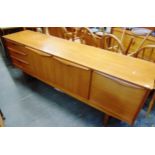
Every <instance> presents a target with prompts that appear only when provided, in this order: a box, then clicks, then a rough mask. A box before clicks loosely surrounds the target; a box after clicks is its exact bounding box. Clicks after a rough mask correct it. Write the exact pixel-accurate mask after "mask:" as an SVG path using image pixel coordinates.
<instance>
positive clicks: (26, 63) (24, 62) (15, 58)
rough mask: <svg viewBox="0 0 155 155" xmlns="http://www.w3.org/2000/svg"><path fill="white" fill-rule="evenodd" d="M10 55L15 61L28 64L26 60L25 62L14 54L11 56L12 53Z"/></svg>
mask: <svg viewBox="0 0 155 155" xmlns="http://www.w3.org/2000/svg"><path fill="white" fill-rule="evenodd" d="M10 57H11V58H12V59H15V60H17V61H19V62H21V63H23V64H26V65H29V63H28V62H26V61H24V60H21V59H19V58H16V57H15V56H12V55H11V56H10Z"/></svg>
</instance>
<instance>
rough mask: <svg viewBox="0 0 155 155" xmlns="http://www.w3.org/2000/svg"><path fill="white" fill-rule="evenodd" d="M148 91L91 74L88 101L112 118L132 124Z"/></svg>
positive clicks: (101, 75) (106, 76) (108, 77)
mask: <svg viewBox="0 0 155 155" xmlns="http://www.w3.org/2000/svg"><path fill="white" fill-rule="evenodd" d="M147 95H148V90H147V89H145V88H142V87H140V86H136V85H134V84H131V83H128V82H125V81H122V80H119V79H116V78H113V77H111V76H108V75H105V74H102V73H100V72H93V76H92V85H91V91H90V101H92V102H93V103H94V104H95V105H97V106H99V107H100V108H102V109H103V110H105V111H106V112H109V113H110V114H111V115H112V116H114V117H116V118H119V119H121V120H124V121H127V122H128V123H130V124H132V123H133V121H134V119H135V117H136V116H137V114H138V112H139V110H140V108H141V106H142V105H143V103H144V101H145V99H146V97H147Z"/></svg>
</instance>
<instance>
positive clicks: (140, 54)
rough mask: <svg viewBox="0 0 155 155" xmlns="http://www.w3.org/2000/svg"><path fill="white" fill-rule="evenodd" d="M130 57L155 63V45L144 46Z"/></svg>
mask: <svg viewBox="0 0 155 155" xmlns="http://www.w3.org/2000/svg"><path fill="white" fill-rule="evenodd" d="M131 56H134V57H136V58H140V59H143V60H147V61H151V62H154V63H155V45H146V46H143V47H142V48H140V49H139V50H137V51H136V52H135V53H132V54H131Z"/></svg>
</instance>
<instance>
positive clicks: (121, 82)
mask: <svg viewBox="0 0 155 155" xmlns="http://www.w3.org/2000/svg"><path fill="white" fill-rule="evenodd" d="M96 73H97V74H100V75H103V76H104V77H107V78H109V79H111V80H113V81H115V82H117V83H119V84H120V85H123V86H125V87H132V88H137V89H144V88H143V87H140V86H137V85H134V84H132V83H129V82H126V81H123V80H120V79H117V78H115V77H112V76H110V75H107V74H104V73H101V72H98V71H96ZM118 91H119V90H118Z"/></svg>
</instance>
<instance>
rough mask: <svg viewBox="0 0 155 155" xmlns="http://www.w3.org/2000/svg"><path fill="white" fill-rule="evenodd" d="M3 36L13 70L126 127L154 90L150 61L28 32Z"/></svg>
mask: <svg viewBox="0 0 155 155" xmlns="http://www.w3.org/2000/svg"><path fill="white" fill-rule="evenodd" d="M3 38H4V43H5V47H6V49H7V51H8V53H9V56H10V58H11V60H12V63H13V64H14V65H15V66H16V67H18V68H20V69H21V70H22V71H24V72H25V73H27V74H29V75H31V76H33V77H35V78H37V79H39V80H41V81H43V82H45V83H47V84H49V85H51V86H53V87H56V88H59V89H60V90H62V91H64V92H65V93H66V94H68V95H71V96H73V97H75V98H76V99H78V100H80V101H82V102H84V103H86V104H88V105H90V106H92V107H94V108H96V109H98V110H100V111H102V112H104V113H106V114H107V115H110V116H112V117H115V118H117V119H120V120H122V121H125V122H127V123H129V124H133V123H134V121H135V119H136V117H137V115H138V113H139V111H140V110H141V108H142V106H143V105H144V103H145V101H146V99H147V97H148V94H149V93H150V91H151V90H153V89H154V79H155V64H154V63H151V62H147V61H144V60H139V59H136V58H132V57H128V56H124V55H120V54H117V53H112V52H109V51H106V50H103V49H100V48H95V47H91V46H87V45H83V44H80V43H75V42H71V41H68V40H64V39H61V38H57V37H53V36H48V35H45V34H41V33H39V32H33V31H29V30H26V31H21V32H17V33H14V34H10V35H6V36H3Z"/></svg>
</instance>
